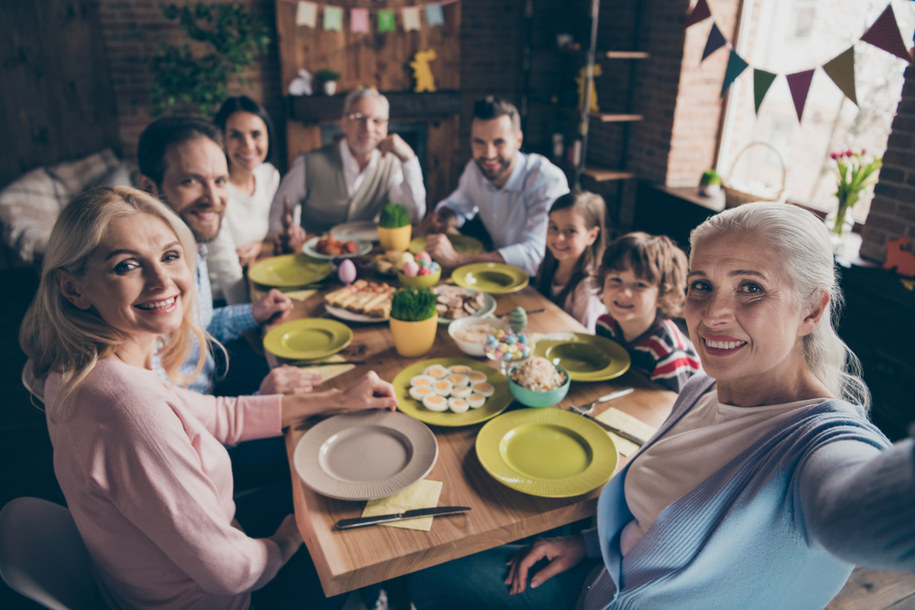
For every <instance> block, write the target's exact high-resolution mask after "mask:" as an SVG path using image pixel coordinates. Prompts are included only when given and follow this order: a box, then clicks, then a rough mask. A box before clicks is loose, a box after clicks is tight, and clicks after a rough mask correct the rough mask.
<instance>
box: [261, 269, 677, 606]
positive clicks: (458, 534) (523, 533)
mask: <svg viewBox="0 0 915 610" xmlns="http://www.w3.org/2000/svg"><path fill="white" fill-rule="evenodd" d="M370 279H374V278H370ZM338 286H339V284H338V283H335V282H333V281H330V280H328V284H327V286H326V287H324V288H322V289H319V290H317V291H316V292H315V293H314V294H311V295H310V296H308V297H307V298H305V299H304V300H296V301H294V308H293V311H292V312H291V315H290V318H287V320H286V321H288V320H289V319H300V318H306V317H321V316H326V315H327V314H326V312H325V311H324V294H326V293H327V292H328V291H329V290H330V289H333V288H335V287H338ZM252 289H253V292H254V294H252V297H253V298H256V297H257V293H258V292H260V291H263V290H265V288H263V287H258V286H252ZM495 296H496V311H495V313H496V314H497V315H503V314H507V313H508V312H510V311H511V310H512V309H514V308H515V307H522V308H524V309H525V310H527V311H537V310H542V311H540V312H539V313H532V314H530V315H529V321H528V326H527V329H526V332H528V333H554V332H562V331H572V332H586V329H585V328H584V327H583V326H582V325H581V324H579V323H578V321H576V320H575V319H574V318H572V317H571V316H569V315H568V314H567V313H565V311H563V310H562V309H561V308H559V307H557V306H556V305H554V304H553V303H552V302H550V301H549V300H548V299H546V298H544V297H543V296H542V295H541V294H539V293H538V292H537V291H536V290H534V289H533V288H532V287H529V286H528V287H526V288H524V289H522V290H520V291H518V292H515V293H512V294H504V295H495ZM350 325H351V327H352V330H353V333H354V338H353V341H352V342H351V343H350V344H349V346H347V347H346V348H345V349H344V350H343V352H341V354H342V355H343V356H344V358H345V359H346V360H355V361H361V362H365V364H363V365H359V366H356V367H355V368H353V369H351V370H349V371H347V372H345V373H343V374H340V375H338V376H336V377H333V378H331V379H328V380H326V381H325V382H324V383H323V385H322V386H321V388H322V389H324V388H347V387H348V386H350V385H351V384H352V383H353V382H354V381H355V380H356V379H357V378H358V377H360V376H361V375H363V374H364V373H365V372H366V371H368V370H374V371H375V372H376V373H377V374H378V375H379V376H380V377H381V378H382V379H384V380H387V381H391V380H393V379H394V377H395V376H396V375H397V373H399V372H400V371H401V370H403V369H404V368H406V367H407V366H409V365H411V364H414V363H416V362H418V361H421V360H426V359H429V358H439V357H467V356H466V355H465V354H463V353H462V352H461V350H460V349H459V348H458V346H457V345H456V344H455V342H454V340H453V339H452V338H451V337H450V335H449V334H448V332H447V327H446V326H445V325H440V326H439V328H438V331H437V336H436V340H435V343H434V345H433V346H432V349H431V350H429V352H428V353H427V354H425V355H424V356H422V357H420V358H404V357H402V356H400V355H398V354H397V352H396V351H395V350H394V345H393V342H392V339H391V333H390V330H389V329H388V325H387V323H378V324H357V323H350ZM266 330H269V328H268V329H266ZM268 360H270V361H271V364H274V365H275V364H278V363H279V362H278V360H277V359H276V358H273V357H271V356H270V355H269V354H268ZM481 362H487V364H491V363H489V362H488V361H485V360H482V359H481ZM627 386H631V387H633V388H634V391H633V392H632V393H630V394H628V395H626V396H624V397H622V398H618V399H616V400H613V401H611V402H607V403H602V404H599V405H597V407H596V408H595V410H594V413H595V415H596V414H599V413H601V412H602V411H604V410H606V409H609V408H611V407H613V408H616V409H619V410H620V411H623V412H624V413H626V414H629V415H632V416H634V417H636V418H638V419H639V420H641V421H642V422H644V423H646V424H649V425H651V426H652V427H657V426H659V425H660V424H661V423H662V422H663V421H664V419H665V418H666V417H667V415H668V414H669V413H670V410H671V407H672V406H673V402H674V399H675V397H676V395H675V394H674V393H673V392H670V391H667V390H665V389H663V388H662V387H660V386H658V385H656V384H654V383H652V382H651V381H650V380H649V379H648V378H647V377H646V376H645V375H643V374H641V373H639V372H637V371H633V370H630V371H628V372H626V373H625V374H623V375H622V376H620V377H618V378H615V379H612V380H609V381H600V382H591V383H584V382H574V381H573V382H572V384H571V388H570V390H569V392H568V395H567V396H566V398H565V399H564V400H562V402H560V403H559V405H557V406H556V407H554V408H560V409H567V408H568V407H569V406H570V405H582V404H585V403H588V402H590V401H592V400H594V399H595V398H597V397H599V396H602V395H604V394H606V393H608V392H611V391H613V390H614V389H619V388H623V387H627ZM509 408H510V409H514V408H523V407H521V406H520V405H519V404H518V403H513V404H512V405H511V406H510V407H509ZM314 423H315V422H312V423H311V425H313V424H314ZM482 425H483V424H477V425H472V426H466V427H457V428H444V427H436V426H430V428H431V429H432V430H433V432H434V434H435V438H436V440H437V442H438V448H439V454H438V459H437V461H436V463H435V465H434V467H433V468H432V470H431V471H430V472H429V474H428V475H427V476H426V479H427V480H432V481H440V482H442V484H443V485H442V489H441V495H440V497H439V502H438V505H439V506H469V507H471V510H470V511H469V512H467V513H464V514H461V515H457V516H450V517H447V518H437V519H435V520H434V522H433V525H432V528H431V529H430V530H429V531H416V530H408V529H401V528H390V527H366V528H359V529H354V530H338V529H335V523H336V522H337V521H338V520H339V519H345V518H352V517H359V516H360V515H361V514H362V510H363V507H364V505H365V503H364V502H356V501H345V500H337V499H333V498H329V497H326V496H323V495H321V494H318V493H316V492H315V491H313V490H311V489H310V488H309V487H308V486H306V485H305V484H304V483H303V482H302V480H301V479H300V478H299V477H298V476H297V475H296V472H295V468H294V467H293V465H292V464H293V462H292V456H293V452H294V450H295V447H296V444H297V443H298V442H299V439H300V438H302V436H303V435H304V434H305V433H306V432H307V431H308V428H309V426H308V425H303V426H299V427H294V428H290V429H289V430H288V431H287V432H286V448H287V453H288V455H289V459H290V469H291V472H292V492H293V496H294V498H293V499H294V504H295V517H296V523H297V524H298V527H299V531H300V532H301V534H302V538H303V539H304V540H305V544H306V546H307V547H308V552H309V553H310V555H311V558H312V560H313V562H314V565H315V567H316V569H317V573H318V575H319V577H320V579H321V584H322V586H323V588H324V593H325V595H327V596H332V595H337V594H340V593H345V592H348V591H352V590H355V589H358V588H360V587H364V586H367V585H371V584H374V583H378V582H381V581H385V580H388V579H392V578H395V577H398V576H402V575H405V574H409V573H412V572H416V571H418V570H421V569H423V568H427V567H430V566H433V565H437V564H441V563H444V562H447V561H450V560H452V559H456V558H459V557H463V556H466V555H470V554H472V553H476V552H479V551H483V550H486V549H490V548H493V547H496V546H498V545H501V544H505V543H508V542H512V541H516V540H519V539H521V538H524V537H527V536H532V535H535V534H538V533H541V532H545V531H547V530H551V529H553V528H557V527H560V526H564V525H567V524H570V523H574V522H576V521H579V520H582V519H586V518H589V517H592V516H593V515H594V513H595V509H596V505H597V498H598V495H599V492H600V489H595V490H593V491H591V492H589V493H586V494H584V495H581V496H577V497H572V498H548V497H538V496H534V495H528V494H525V493H522V492H519V491H515V490H513V489H510V488H509V487H506V486H505V485H503V484H502V483H500V482H498V481H497V480H495V479H494V478H493V477H492V476H490V475H489V474H488V473H487V472H486V470H485V469H484V468H483V466H482V465H481V464H480V462H479V461H478V459H477V457H476V453H475V450H474V442H475V439H476V436H477V433H478V432H479V430H480V428H481V427H482ZM624 460H625V458H624V459H623V460H621V463H624Z"/></svg>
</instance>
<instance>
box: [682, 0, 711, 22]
mask: <svg viewBox="0 0 915 610" xmlns="http://www.w3.org/2000/svg"><path fill="white" fill-rule="evenodd" d="M711 16H712V11H711V10H709V7H708V2H706V1H705V0H699V2H697V3H696V6H695V8H693V10H692V12H690V14H689V17H687V18H686V25H684V26H683V27H684V29H685V28H688V27H689V26H691V25H696V24H697V23H699V22H700V21H705V20H706V19H708V18H709V17H711Z"/></svg>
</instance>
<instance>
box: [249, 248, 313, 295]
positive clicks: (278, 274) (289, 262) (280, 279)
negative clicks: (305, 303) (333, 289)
mask: <svg viewBox="0 0 915 610" xmlns="http://www.w3.org/2000/svg"><path fill="white" fill-rule="evenodd" d="M330 273H331V268H330V264H328V263H319V262H316V261H310V260H308V259H307V258H305V257H304V256H301V255H298V254H284V255H283V256H273V257H271V258H266V259H264V260H262V261H259V262H257V263H255V264H254V265H253V266H252V267H251V268H250V269H248V277H249V278H250V279H251V281H253V282H256V283H258V284H262V285H264V286H273V287H276V288H295V287H297V286H307V285H308V284H313V283H315V282H320V281H321V280H323V279H324V278H326V277H327V276H328V275H330Z"/></svg>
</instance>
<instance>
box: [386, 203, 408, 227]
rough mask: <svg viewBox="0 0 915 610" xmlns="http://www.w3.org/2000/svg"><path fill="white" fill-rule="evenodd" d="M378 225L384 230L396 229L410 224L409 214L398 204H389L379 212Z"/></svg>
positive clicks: (404, 207)
mask: <svg viewBox="0 0 915 610" xmlns="http://www.w3.org/2000/svg"><path fill="white" fill-rule="evenodd" d="M378 224H379V225H380V226H382V227H384V228H385V229H397V228H400V227H405V226H407V225H408V224H410V213H409V212H408V211H407V208H406V206H403V205H401V204H399V203H389V204H388V205H386V206H384V209H383V210H382V211H381V219H380V220H379V222H378Z"/></svg>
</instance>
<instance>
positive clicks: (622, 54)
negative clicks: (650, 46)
mask: <svg viewBox="0 0 915 610" xmlns="http://www.w3.org/2000/svg"><path fill="white" fill-rule="evenodd" d="M598 55H599V56H600V57H606V58H607V59H648V58H649V57H651V54H649V53H646V52H645V51H600V52H598Z"/></svg>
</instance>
